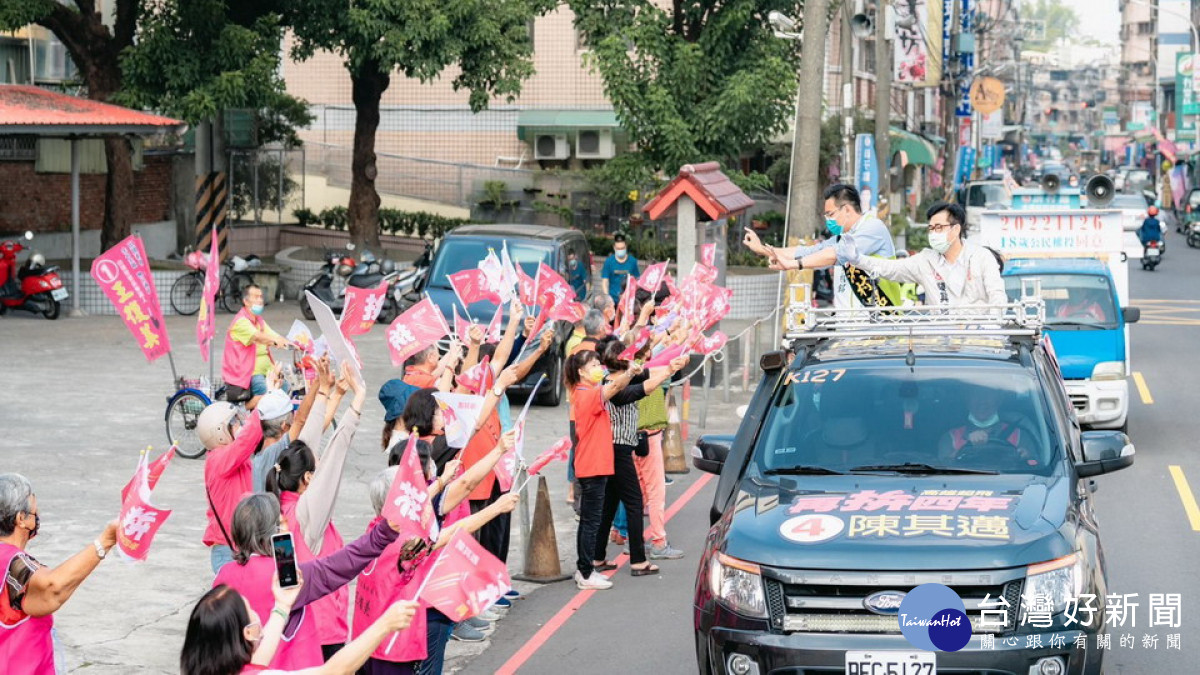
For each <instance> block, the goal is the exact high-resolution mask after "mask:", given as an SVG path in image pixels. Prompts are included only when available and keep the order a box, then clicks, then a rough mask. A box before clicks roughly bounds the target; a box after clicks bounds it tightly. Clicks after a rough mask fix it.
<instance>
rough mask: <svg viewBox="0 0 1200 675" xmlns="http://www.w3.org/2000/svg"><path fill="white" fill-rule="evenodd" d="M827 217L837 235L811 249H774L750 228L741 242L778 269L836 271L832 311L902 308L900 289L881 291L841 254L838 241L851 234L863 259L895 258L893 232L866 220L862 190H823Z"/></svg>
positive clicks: (837, 187)
mask: <svg viewBox="0 0 1200 675" xmlns="http://www.w3.org/2000/svg"><path fill="white" fill-rule="evenodd" d="M824 198H825V205H824V211H823V215H824V217H825V227H826V229H828V230H829V233H830V234H831V235H833V236H832V237H830V238H829V239H826V240H825V241H823V242H821V243H819V244H816V245H813V246H788V247H780V248H775V247H772V246H766V245H764V244H763V243H762V242H761V241H760V240H759V238H758V235H757V234H755V233H754V232H753V231H752V230H749V229H747V230H746V235H745V237H744V238H743V239H742V243H743V244H745V246H746V248H748V249H750V250H751V251H754V252H755V253H757V254H759V255H761V256H765V257H766V258H767V259H768V260H770V262H771V269H774V270H803V269H811V270H815V269H824V268H827V267H835V266H836V267H835V269H834V273H833V306H834V307H837V308H850V307H864V306H871V307H874V306H887V305H898V304H900V293H899V287H898V286H896V285H894V284H891V285H887V286H880V285H878V284H877V283H875V281H874V280H872V279H871V278H870V277H869V276H868V275H867V274H865V273H864V272H862V271H861V270H860V269H858V268H857V267H856V266H854V265H853V263H851V264H850V265H847V264H845V263H847V262H848V261H846V260H841V259H839V257H838V253H837V244H838V241H839V240H840V239H843V238H845V237H846V236H848V235H853V236H854V239H855V242H856V245H857V247H858V250H859V251H860V252H861V253H862V255H863V256H864V257H866V256H882V257H884V258H891V257H893V256H895V255H896V247H895V245H894V244H893V243H892V233H891V232H890V231H889V230H888V228H887V225H884V224H883V221H881V220H879V219H878V218H876V217H874V216H870V215H863V212H862V201H861V198H860V197H859V194H858V190H856V189H854V188H853V187H851V186H849V185H844V184H841V183H839V184H835V185H830V186H829V187H828V188H826V189H825V193H824Z"/></svg>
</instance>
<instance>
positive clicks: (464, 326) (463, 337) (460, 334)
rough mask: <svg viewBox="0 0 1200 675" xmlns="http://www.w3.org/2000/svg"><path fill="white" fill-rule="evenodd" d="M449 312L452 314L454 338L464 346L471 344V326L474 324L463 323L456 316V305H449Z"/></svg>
mask: <svg viewBox="0 0 1200 675" xmlns="http://www.w3.org/2000/svg"><path fill="white" fill-rule="evenodd" d="M450 311H451V312H452V313H453V314H454V336H455V337H457V338H458V341H459V342H461V343H463V344H464V345H468V344H471V326H472V325H474V324H471V323H468V322H466V321H463V320H462V319H461V318H460V317H459V316H458V305H450Z"/></svg>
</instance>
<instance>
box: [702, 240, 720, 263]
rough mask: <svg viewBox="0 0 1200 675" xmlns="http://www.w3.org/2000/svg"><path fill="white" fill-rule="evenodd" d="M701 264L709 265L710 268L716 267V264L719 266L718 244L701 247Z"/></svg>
mask: <svg viewBox="0 0 1200 675" xmlns="http://www.w3.org/2000/svg"><path fill="white" fill-rule="evenodd" d="M700 262H702V263H704V264H705V265H708V266H709V267H715V266H716V264H717V245H716V244H704V245H703V246H701V247H700Z"/></svg>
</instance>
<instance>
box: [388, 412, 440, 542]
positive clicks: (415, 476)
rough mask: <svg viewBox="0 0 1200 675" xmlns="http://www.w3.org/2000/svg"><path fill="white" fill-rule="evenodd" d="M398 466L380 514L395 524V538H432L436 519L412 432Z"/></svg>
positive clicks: (435, 531)
mask: <svg viewBox="0 0 1200 675" xmlns="http://www.w3.org/2000/svg"><path fill="white" fill-rule="evenodd" d="M399 466H400V468H399V470H397V471H396V479H395V480H393V481H392V487H391V489H390V490H388V495H387V499H385V500H384V502H383V510H382V511H381V512H380V515H382V516H383V517H384V518H386V519H387V520H388V522H390V523H394V524H396V525H397V526H399V528H400V529H399V530H398V531H399V533H400V535H399V536H398V537H397V540H398V541H401V542H406V541H408V540H410V539H412V538H414V537H419V538H421V539H427V540H430V541H436V540H437V536H438V524H437V518H435V517H434V513H433V501H432V500H431V499H430V498H429V486H428V485H427V484H426V482H425V473H424V472H423V471H421V458H420V457H418V456H417V435H416V434H412V435H410V436H409V437H408V444H407V445H405V446H404V454H403V455H401V456H400V464H399Z"/></svg>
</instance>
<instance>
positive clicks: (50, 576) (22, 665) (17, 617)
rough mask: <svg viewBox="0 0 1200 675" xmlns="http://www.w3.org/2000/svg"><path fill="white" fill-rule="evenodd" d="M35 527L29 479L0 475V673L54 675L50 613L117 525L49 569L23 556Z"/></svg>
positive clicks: (111, 541)
mask: <svg viewBox="0 0 1200 675" xmlns="http://www.w3.org/2000/svg"><path fill="white" fill-rule="evenodd" d="M40 526H41V517H40V516H39V515H38V504H37V497H35V496H34V494H33V487H32V486H31V485H30V484H29V479H27V478H25V477H24V476H22V475H21V474H17V473H5V474H0V570H3V572H4V585H3V586H2V587H0V664H3V667H0V671H3V672H4V673H5V674H6V675H54V673H55V668H54V638H53V636H52V634H51V630H52V629H53V627H54V618H53V616H52V615H53V614H54V612H57V611H58V610H59V608H61V607H62V606H63V604H65V603H66V602H67V600H70V599H71V595H72V594H73V593H75V589H77V588H79V585H80V584H82V583H83V580H84V579H86V578H87V577H88V575H89V574H91V573H92V570H94V569H96V566H97V565H99V564H100V561H101V560H104V557H105V556H106V555H108V551H109V549H111V548H112V547H113V546H114V545H116V543H117V521H115V520H114V521H113V522H111V523H109V524H108V526H107V527H105V528H104V531H103V532H101V533H100V537H99V538H97V539H96V540H94V541H93V542H92V543H91V544H90V545H88V546H85V547H84V549H83V550H82V551H80V552H79V553H76V554H75V555H74V556H72V557H71V558H70V559H68V560H67V561H66V562H64V563H63V564H61V565H59V566H58V567H55V568H54V569H50V568H48V567H46V566H44V565H42V564H41V563H40V562H38V561H37V560H35V559H34V558H33V556H31V555H29V554H28V553H26V552H25V547H26V546H28V545H29V540H30V539H33V538H34V537H36V536H37V533H38V528H39V527H40Z"/></svg>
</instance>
